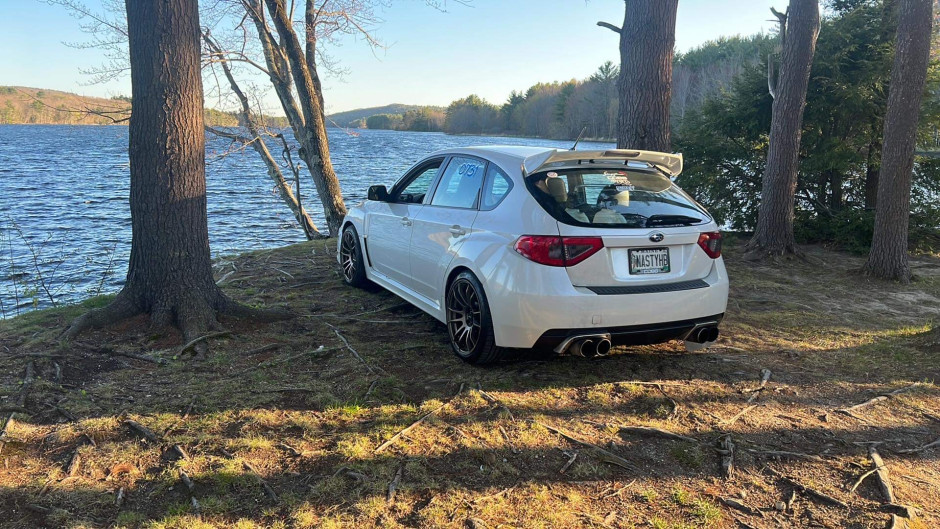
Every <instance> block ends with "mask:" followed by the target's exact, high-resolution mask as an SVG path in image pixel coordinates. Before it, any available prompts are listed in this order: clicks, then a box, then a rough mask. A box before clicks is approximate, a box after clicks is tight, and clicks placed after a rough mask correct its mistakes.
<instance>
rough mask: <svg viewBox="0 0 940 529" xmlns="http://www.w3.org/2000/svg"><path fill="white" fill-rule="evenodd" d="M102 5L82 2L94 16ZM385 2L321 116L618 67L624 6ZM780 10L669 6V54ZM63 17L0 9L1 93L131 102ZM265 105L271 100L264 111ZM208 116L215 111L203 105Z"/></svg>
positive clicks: (727, 2)
mask: <svg viewBox="0 0 940 529" xmlns="http://www.w3.org/2000/svg"><path fill="white" fill-rule="evenodd" d="M101 2H102V0H86V1H85V4H86V5H88V6H89V7H90V8H92V9H93V10H94V9H100V5H101ZM465 2H466V3H462V2H457V1H454V0H448V1H446V2H444V3H445V6H446V7H445V9H444V10H443V11H442V10H437V9H433V8H431V7H429V6H428V5H427V3H425V2H424V1H422V0H390V2H389V3H390V4H391V5H390V7H388V8H381V9H379V10H378V12H377V14H378V16H379V17H380V18H381V19H382V22H381V24H380V25H378V26H377V27H376V28H375V31H374V34H375V36H376V37H377V38H378V39H380V40H381V41H382V43H383V44H384V45H385V47H384V48H383V49H378V50H372V49H370V48H369V46H367V45H366V44H365V43H364V42H362V41H361V39H360V40H356V39H353V38H347V39H345V40H343V41H342V42H340V43H339V45H338V46H337V47H335V48H331V49H330V54H331V55H332V56H333V58H334V59H335V60H336V61H338V63H339V65H340V66H341V67H342V68H343V69H344V71H345V73H344V74H343V75H342V76H336V75H330V74H328V73H327V74H324V75H323V77H324V99H325V101H326V111H327V113H335V112H341V111H345V110H351V109H355V108H363V107H371V106H380V105H385V104H389V103H406V104H426V105H440V106H446V105H447V104H449V103H450V102H451V101H453V100H455V99H459V98H462V97H466V96H467V95H469V94H477V95H479V96H481V97H483V98H484V99H487V100H488V101H490V102H492V103H496V104H500V103H502V102H504V101H505V100H506V98H507V97H508V96H509V93H510V92H511V91H512V90H519V91H524V90H526V89H527V88H528V87H529V86H531V85H533V84H535V83H537V82H551V81H565V80H569V79H584V78H587V77H588V76H590V75H591V73H593V72H594V71H595V70H596V69H597V67H598V66H600V65H601V64H603V63H604V62H605V61H613V62H614V63H616V64H619V62H620V60H619V51H618V35H617V34H615V33H614V32H612V31H610V30H609V29H605V28H600V27H598V26H596V23H597V21H599V20H604V21H607V22H611V23H613V24H615V25H617V26H620V25H621V24H622V23H623V17H624V2H623V0H465ZM786 4H787V1H786V0H680V2H679V12H678V20H677V23H676V50H677V51H679V52H682V51H687V50H689V49H691V48H694V47H696V46H699V45H701V44H702V43H704V42H707V41H709V40H713V39H716V38H718V37H721V36H732V35H750V34H753V33H757V32H760V31H764V32H768V31H770V30H771V29H772V28H773V27H774V23H773V22H771V21H770V19H771V18H773V17H772V15H771V13H770V10H769V8H770V7H775V8H777V9H778V10H780V11H783V10H784V9H785V7H786ZM79 26H80V22H79V21H78V20H76V19H75V18H73V17H72V16H70V15H69V14H68V13H67V12H66V11H65V10H64V8H62V7H58V6H52V5H49V4H46V3H45V2H43V1H41V0H0V50H2V51H0V85H17V86H31V87H36V88H46V89H53V90H62V91H67V92H75V93H78V94H82V95H89V96H99V97H111V96H115V95H129V94H130V91H131V89H130V79H129V78H128V77H127V76H125V77H124V78H123V79H120V80H117V81H113V82H109V83H106V84H90V81H91V79H90V77H89V76H87V75H83V74H82V73H81V70H87V69H89V68H92V67H94V66H97V65H99V64H102V63H103V61H104V59H103V57H102V56H101V52H99V51H97V50H94V49H76V48H74V47H70V46H68V45H67V43H81V42H85V41H87V40H88V36H87V35H86V34H84V33H82V32H81V29H80V27H79ZM265 102H266V103H267V104H266V106H268V105H270V106H273V105H274V99H273V97H269V98H268V99H266V100H265ZM207 104H208V105H209V106H216V105H215V104H213V101H211V100H207Z"/></svg>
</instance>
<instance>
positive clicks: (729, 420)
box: [722, 393, 760, 426]
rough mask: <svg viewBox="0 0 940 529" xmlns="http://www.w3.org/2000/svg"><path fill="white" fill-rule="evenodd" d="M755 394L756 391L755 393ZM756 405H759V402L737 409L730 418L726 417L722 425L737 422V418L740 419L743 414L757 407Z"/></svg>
mask: <svg viewBox="0 0 940 529" xmlns="http://www.w3.org/2000/svg"><path fill="white" fill-rule="evenodd" d="M755 395H756V393H755ZM758 406H760V404H752V405H750V406H748V407H746V408H744V409H743V410H741V411H739V412H738V413H737V414H736V415H735V416H734V417H732V418H730V419H728V420H727V421H725V422H723V423H722V425H723V426H731V425H732V424H734V423H736V422H738V419H740V418H741V417H744V415H745V414H747V412H749V411H751V410H753V409H754V408H757V407H758Z"/></svg>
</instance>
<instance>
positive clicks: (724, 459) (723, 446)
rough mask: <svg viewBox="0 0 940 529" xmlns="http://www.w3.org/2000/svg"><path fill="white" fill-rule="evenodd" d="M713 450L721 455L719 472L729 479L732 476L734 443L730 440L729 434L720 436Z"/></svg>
mask: <svg viewBox="0 0 940 529" xmlns="http://www.w3.org/2000/svg"><path fill="white" fill-rule="evenodd" d="M715 451H716V452H718V454H719V455H720V456H721V474H722V475H723V476H724V477H725V479H731V478H732V477H733V476H734V443H733V442H731V435H726V436H724V437H722V438H721V440H720V441H718V447H717V448H715Z"/></svg>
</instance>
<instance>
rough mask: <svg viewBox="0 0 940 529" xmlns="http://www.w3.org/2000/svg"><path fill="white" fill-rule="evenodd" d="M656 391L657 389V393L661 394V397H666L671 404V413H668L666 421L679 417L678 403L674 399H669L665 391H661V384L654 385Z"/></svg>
mask: <svg viewBox="0 0 940 529" xmlns="http://www.w3.org/2000/svg"><path fill="white" fill-rule="evenodd" d="M656 389H658V390H659V392H660V393H662V394H663V396H664V397H666V398H667V399H669V402H671V403H672V411H671V412H669V415H668V416H667V417H666V419H667V420H672V419H675V418H676V417H678V416H679V403H678V402H676V399H674V398H672V397H670V396H669V394H668V393H666V390H665V389H663V385H662V384H657V385H656Z"/></svg>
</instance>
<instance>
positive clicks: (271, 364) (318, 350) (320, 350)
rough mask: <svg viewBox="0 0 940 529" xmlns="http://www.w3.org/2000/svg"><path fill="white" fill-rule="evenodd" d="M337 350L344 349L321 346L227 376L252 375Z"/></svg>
mask: <svg viewBox="0 0 940 529" xmlns="http://www.w3.org/2000/svg"><path fill="white" fill-rule="evenodd" d="M337 349H342V347H323V346H322V345H321V346H320V347H317V348H316V349H314V350H313V351H304V352H302V353H297V354H293V355H290V356H288V357H287V358H278V359H273V358H272V359H271V360H268V361H265V362H262V363H260V364H258V365H256V366H251V367H249V368H247V369H242V370H240V371H236V372H234V373H229V374H228V375H227V376H229V377H238V376H241V375H244V374H246V373H252V372H254V371H260V370H262V369H268V368H270V367H274V366H277V365H281V364H286V363H288V362H292V361H294V360H296V359H298V358H300V357H302V356H306V355H312V354H317V353H325V352H327V351H335V350H337Z"/></svg>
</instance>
